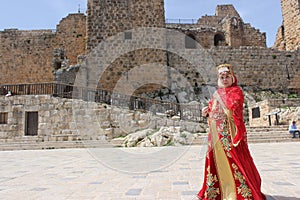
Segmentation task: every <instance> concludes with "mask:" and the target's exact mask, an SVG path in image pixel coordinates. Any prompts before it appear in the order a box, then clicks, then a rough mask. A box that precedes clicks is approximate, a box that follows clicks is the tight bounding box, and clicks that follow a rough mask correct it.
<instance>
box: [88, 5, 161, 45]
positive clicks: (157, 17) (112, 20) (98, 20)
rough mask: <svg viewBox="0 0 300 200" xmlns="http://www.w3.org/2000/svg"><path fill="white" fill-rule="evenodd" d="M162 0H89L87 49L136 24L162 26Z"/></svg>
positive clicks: (136, 25)
mask: <svg viewBox="0 0 300 200" xmlns="http://www.w3.org/2000/svg"><path fill="white" fill-rule="evenodd" d="M164 24H165V13H164V1H163V0H126V1H124V0H90V1H88V9H87V33H88V35H87V49H88V50H91V49H93V48H94V47H96V46H97V45H98V44H99V43H100V42H101V41H102V40H105V39H107V38H109V37H110V36H114V35H116V34H117V33H120V32H124V31H127V30H131V29H134V28H137V27H164Z"/></svg>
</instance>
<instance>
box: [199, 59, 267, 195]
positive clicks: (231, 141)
mask: <svg viewBox="0 0 300 200" xmlns="http://www.w3.org/2000/svg"><path fill="white" fill-rule="evenodd" d="M217 73H218V89H217V91H216V92H215V93H214V94H213V96H212V98H211V100H210V102H209V104H208V106H207V107H205V108H203V110H202V115H203V116H208V125H209V134H208V151H207V154H206V159H205V171H204V183H203V186H202V189H201V190H200V192H199V193H198V198H199V199H201V200H202V199H211V200H212V199H214V200H215V199H220V200H225V199H226V200H229V199H230V200H240V199H254V200H263V199H266V197H265V196H264V194H262V192H261V190H260V188H261V179H260V175H259V173H258V171H257V169H256V167H255V164H254V162H253V159H252V157H251V155H250V152H249V149H248V145H247V137H246V128H245V125H244V120H243V103H244V96H243V93H242V90H241V89H240V87H238V86H237V79H236V76H235V75H234V72H233V70H232V66H231V65H229V64H222V65H219V66H218V67H217Z"/></svg>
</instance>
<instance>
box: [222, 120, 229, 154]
mask: <svg viewBox="0 0 300 200" xmlns="http://www.w3.org/2000/svg"><path fill="white" fill-rule="evenodd" d="M227 127H228V125H227V123H226V122H224V123H223V130H222V131H221V133H220V134H221V135H222V138H221V142H222V145H223V147H224V150H225V151H226V155H227V156H228V157H229V158H231V154H230V153H229V151H230V150H231V138H230V135H229V134H228V129H227Z"/></svg>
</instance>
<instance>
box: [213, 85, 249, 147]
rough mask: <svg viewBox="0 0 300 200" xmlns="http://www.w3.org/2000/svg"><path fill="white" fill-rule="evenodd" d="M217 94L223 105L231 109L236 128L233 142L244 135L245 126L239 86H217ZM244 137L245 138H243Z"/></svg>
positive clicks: (242, 97) (241, 93)
mask: <svg viewBox="0 0 300 200" xmlns="http://www.w3.org/2000/svg"><path fill="white" fill-rule="evenodd" d="M217 92H218V94H219V96H220V97H221V100H222V101H223V102H224V104H225V107H226V108H227V109H228V110H230V111H232V117H233V120H234V124H235V125H236V128H237V135H236V136H235V138H234V139H233V142H234V144H237V142H239V141H241V140H242V139H244V138H245V137H246V127H245V123H244V117H243V104H244V95H243V92H242V90H241V89H240V87H238V86H232V87H228V88H219V89H218V91H217ZM245 139H246V138H245Z"/></svg>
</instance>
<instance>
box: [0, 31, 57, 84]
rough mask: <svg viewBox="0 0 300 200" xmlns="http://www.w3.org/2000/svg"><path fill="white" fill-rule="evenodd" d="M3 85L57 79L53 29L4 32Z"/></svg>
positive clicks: (0, 63)
mask: <svg viewBox="0 0 300 200" xmlns="http://www.w3.org/2000/svg"><path fill="white" fill-rule="evenodd" d="M0 43H1V48H0V71H1V76H0V84H12V83H36V82H47V81H52V80H53V75H52V54H53V46H54V44H55V33H53V32H52V31H51V30H37V31H20V30H17V29H7V30H4V31H1V32H0Z"/></svg>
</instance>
